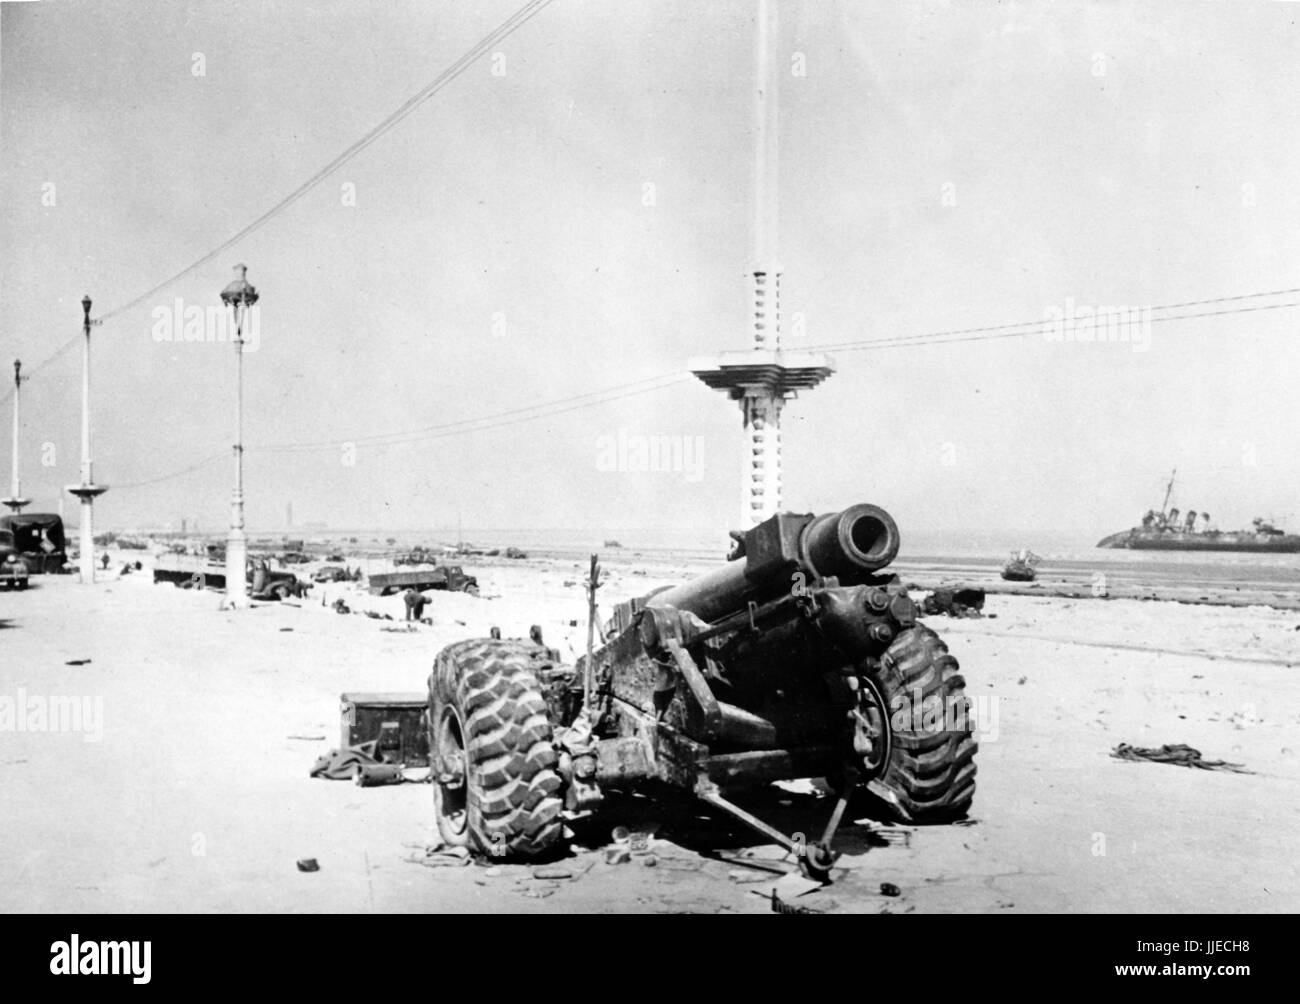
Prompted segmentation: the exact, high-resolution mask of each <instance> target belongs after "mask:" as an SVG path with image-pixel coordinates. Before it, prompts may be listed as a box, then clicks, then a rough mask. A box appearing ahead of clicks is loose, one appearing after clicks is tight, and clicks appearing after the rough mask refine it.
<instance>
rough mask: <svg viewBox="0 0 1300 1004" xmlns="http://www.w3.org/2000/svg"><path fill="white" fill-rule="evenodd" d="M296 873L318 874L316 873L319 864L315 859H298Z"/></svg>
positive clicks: (318, 869)
mask: <svg viewBox="0 0 1300 1004" xmlns="http://www.w3.org/2000/svg"><path fill="white" fill-rule="evenodd" d="M298 871H300V872H318V871H320V864H319V863H318V862H317V861H316V859H315V858H299V859H298Z"/></svg>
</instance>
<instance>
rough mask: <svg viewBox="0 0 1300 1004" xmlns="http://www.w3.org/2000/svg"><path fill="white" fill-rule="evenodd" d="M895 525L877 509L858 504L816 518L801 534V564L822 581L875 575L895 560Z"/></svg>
mask: <svg viewBox="0 0 1300 1004" xmlns="http://www.w3.org/2000/svg"><path fill="white" fill-rule="evenodd" d="M898 544H899V536H898V524H896V523H895V522H894V518H893V517H892V516H890V515H889V513H887V512H885V510H884V509H881V508H880V507H879V506H874V505H870V504H868V503H866V502H861V503H859V504H858V505H852V506H849V507H848V508H847V509H844V510H843V511H841V512H835V513H828V514H827V515H825V516H818V517H817V518H816V519H814V520H813V521H812V522H811V523H809V524H808V526H807V528H806V529H805V530H804V532H803V536H802V539H801V541H800V548H799V549H800V551H801V556H802V558H803V560H804V561H805V562H806V563H807V564H809V565H811V566H812V567H813V568H815V569H816V570H817V574H818V575H820V576H821V577H822V578H827V577H829V576H832V575H834V576H836V577H838V578H848V577H851V576H854V575H857V574H860V573H862V572H878V571H879V570H880V569H882V568H884V567H885V566H886V565H888V564H889V563H890V562H891V561H893V560H894V558H896V557H897V556H898Z"/></svg>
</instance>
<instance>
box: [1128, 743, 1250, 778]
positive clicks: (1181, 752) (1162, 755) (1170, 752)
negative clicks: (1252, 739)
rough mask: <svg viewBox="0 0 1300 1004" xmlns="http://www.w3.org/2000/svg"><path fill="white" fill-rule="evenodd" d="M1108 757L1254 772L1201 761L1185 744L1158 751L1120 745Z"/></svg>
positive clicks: (1234, 764)
mask: <svg viewBox="0 0 1300 1004" xmlns="http://www.w3.org/2000/svg"><path fill="white" fill-rule="evenodd" d="M1110 755H1111V756H1113V757H1114V758H1115V759H1117V760H1134V761H1141V760H1149V761H1150V762H1152V763H1169V764H1173V765H1174V766H1176V767H1199V768H1200V769H1201V770H1228V771H1232V772H1233V773H1234V774H1253V773H1254V771H1252V770H1247V769H1246V768H1245V767H1244V766H1243V765H1241V764H1239V763H1228V762H1227V761H1226V760H1205V759H1202V757H1201V751H1200V750H1198V749H1196V748H1194V747H1192V746H1188V745H1187V744H1186V743H1172V744H1171V743H1166V744H1165V745H1164V746H1161V747H1160V748H1159V749H1152V748H1145V747H1141V746H1130V745H1129V744H1128V743H1120V744H1119V745H1118V746H1116V747H1115V748H1114V749H1113V750H1112V751H1111V754H1110Z"/></svg>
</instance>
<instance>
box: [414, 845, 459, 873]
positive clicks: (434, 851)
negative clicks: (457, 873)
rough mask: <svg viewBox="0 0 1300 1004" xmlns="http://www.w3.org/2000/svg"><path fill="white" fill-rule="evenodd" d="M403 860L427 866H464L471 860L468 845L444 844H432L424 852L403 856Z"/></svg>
mask: <svg viewBox="0 0 1300 1004" xmlns="http://www.w3.org/2000/svg"><path fill="white" fill-rule="evenodd" d="M402 860H403V861H405V862H407V863H408V864H413V865H424V867H426V868H463V867H465V866H466V865H468V864H469V863H470V861H471V856H470V853H469V848H467V847H446V846H444V845H442V844H431V845H430V846H428V847H426V848H425V849H424V854H423V855H420V856H412V857H409V858H403V859H402Z"/></svg>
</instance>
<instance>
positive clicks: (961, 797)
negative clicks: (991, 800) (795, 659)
mask: <svg viewBox="0 0 1300 1004" xmlns="http://www.w3.org/2000/svg"><path fill="white" fill-rule="evenodd" d="M869 678H870V682H871V683H873V684H874V685H875V687H876V688H877V690H878V691H879V693H880V696H881V697H882V698H883V699H884V702H885V707H886V708H888V709H889V720H890V729H889V750H888V758H887V760H886V761H885V762H884V764H883V765H882V768H883V769H881V771H880V773H879V775H878V776H877V777H876V778H875V779H874V785H875V786H876V787H883V788H884V789H885V791H886V792H887V793H888V796H887V797H885V798H884V799H883V800H884V802H885V804H886V805H887V806H888V807H889V814H890V815H892V816H894V818H896V819H898V820H899V821H900V822H905V823H949V822H952V821H954V820H957V819H961V818H963V817H965V816H966V814H967V813H968V812H969V811H970V807H971V802H972V801H973V800H974V797H975V753H976V751H977V750H978V749H979V744H978V743H977V742H976V741H975V735H974V723H973V721H972V719H971V716H970V714H969V702H968V701H967V698H966V681H965V680H964V679H963V678H962V675H961V673H960V672H958V666H957V660H956V659H954V658H953V657H952V656H951V655H949V654H948V646H947V645H945V644H944V643H943V642H942V641H941V640H940V639H939V636H938V635H936V634H935V633H934V632H933V631H931V630H930V629H929V628H927V627H924V626H921V625H917V626H915V627H910V628H907V629H906V630H904V631H902V632H901V633H900V634H899V635H898V637H897V638H895V639H894V641H893V643H892V644H891V645H890V646H889V649H888V650H887V651H886V652H885V654H884V655H883V656H882V657H881V660H880V670H879V671H878V672H874V673H871V674H870V675H869ZM918 692H919V696H920V698H921V702H922V704H921V714H920V715H919V716H918V715H917V714H914V713H913V708H914V706H915V701H916V697H917V695H918ZM935 701H938V702H939V703H938V705H937V707H939V708H942V709H944V711H945V712H946V713H945V715H944V717H943V719H942V721H940V722H937V723H936V722H935V721H934V719H933V716H932V714H927V712H928V711H929V709H931V708H933V707H936V705H935V703H934V702H935ZM953 712H956V714H954V713H953ZM936 724H938V725H940V726H942V727H940V728H935V727H934V726H935V725H936ZM949 726H956V727H952V728H949Z"/></svg>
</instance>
